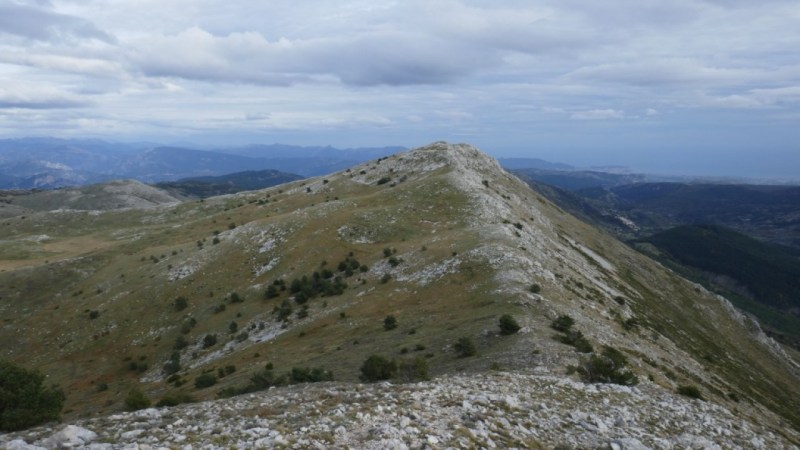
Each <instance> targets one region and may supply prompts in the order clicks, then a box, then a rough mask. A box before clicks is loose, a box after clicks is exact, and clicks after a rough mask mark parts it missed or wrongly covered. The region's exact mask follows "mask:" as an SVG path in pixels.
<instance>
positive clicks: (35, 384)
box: [0, 361, 66, 431]
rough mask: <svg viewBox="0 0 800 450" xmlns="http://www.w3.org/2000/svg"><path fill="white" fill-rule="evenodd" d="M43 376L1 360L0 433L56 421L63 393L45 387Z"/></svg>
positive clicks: (57, 388)
mask: <svg viewBox="0 0 800 450" xmlns="http://www.w3.org/2000/svg"><path fill="white" fill-rule="evenodd" d="M44 379H45V377H44V375H43V374H42V373H40V372H39V371H36V370H27V369H24V368H22V367H18V366H15V365H13V364H11V363H9V362H6V361H0V431H15V430H22V429H24V428H28V427H32V426H34V425H38V424H41V423H45V422H49V421H52V420H58V419H59V414H60V413H61V408H62V406H64V400H65V398H66V397H65V396H64V391H62V390H61V388H59V387H58V386H51V387H44Z"/></svg>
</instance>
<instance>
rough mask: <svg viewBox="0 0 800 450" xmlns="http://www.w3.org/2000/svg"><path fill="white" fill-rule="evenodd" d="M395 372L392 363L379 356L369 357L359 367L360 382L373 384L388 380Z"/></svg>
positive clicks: (395, 369)
mask: <svg viewBox="0 0 800 450" xmlns="http://www.w3.org/2000/svg"><path fill="white" fill-rule="evenodd" d="M396 372H397V366H396V365H395V363H394V361H389V360H388V359H386V358H384V357H383V356H380V355H371V356H370V357H369V358H367V359H366V360H365V361H364V364H362V365H361V377H360V378H361V381H364V382H368V383H369V382H374V381H382V380H388V379H390V378H392V376H394V374H395V373H396Z"/></svg>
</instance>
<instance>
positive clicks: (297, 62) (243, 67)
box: [131, 27, 499, 85]
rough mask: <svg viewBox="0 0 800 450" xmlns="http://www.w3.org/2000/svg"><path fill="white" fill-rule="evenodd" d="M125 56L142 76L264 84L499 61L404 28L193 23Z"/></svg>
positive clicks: (440, 76) (391, 76)
mask: <svg viewBox="0 0 800 450" xmlns="http://www.w3.org/2000/svg"><path fill="white" fill-rule="evenodd" d="M131 59H132V61H133V62H134V64H135V65H136V66H137V67H139V68H140V69H141V71H142V72H143V73H144V74H145V75H148V76H173V77H182V78H189V79H198V80H215V81H229V82H245V83H255V84H265V85H289V84H294V83H302V82H308V81H312V80H320V79H322V80H324V79H325V78H330V77H335V78H337V79H339V80H341V81H342V82H344V83H347V84H353V85H412V84H439V83H446V82H450V81H453V80H455V79H458V78H460V77H463V76H465V75H468V74H470V73H472V72H474V71H476V70H478V69H480V68H481V67H485V66H486V65H489V64H495V63H497V62H498V61H499V58H498V56H497V55H495V54H492V53H491V52H486V51H483V50H480V49H475V48H471V47H469V46H464V45H462V44H459V43H456V42H451V41H446V40H443V39H439V38H436V37H431V36H425V35H422V36H420V35H415V34H410V33H399V32H383V33H372V34H368V35H366V36H359V37H356V38H324V39H308V40H294V41H292V40H288V39H281V40H279V41H273V42H270V41H268V40H266V39H265V38H264V37H263V36H262V35H261V34H259V33H253V32H249V33H232V34H230V35H228V36H214V35H212V34H210V33H208V32H207V31H205V30H203V29H200V28H197V27H195V28H191V29H189V30H186V31H184V32H183V33H180V34H178V35H176V36H162V37H159V38H156V39H152V40H150V41H149V42H146V43H144V44H143V45H142V46H141V47H140V48H138V49H137V51H135V52H133V53H132V55H131Z"/></svg>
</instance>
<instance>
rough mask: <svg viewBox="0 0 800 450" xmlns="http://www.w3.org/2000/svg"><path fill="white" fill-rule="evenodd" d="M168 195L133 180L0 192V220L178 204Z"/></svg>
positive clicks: (174, 198)
mask: <svg viewBox="0 0 800 450" xmlns="http://www.w3.org/2000/svg"><path fill="white" fill-rule="evenodd" d="M178 201H179V200H178V197H174V196H172V195H170V194H169V193H168V192H166V191H164V190H161V189H158V188H155V187H152V186H148V185H146V184H143V183H140V182H138V181H134V180H117V181H111V182H107V183H100V184H95V185H90V186H84V187H79V188H63V189H54V190H11V191H0V218H7V217H14V216H22V215H26V214H32V213H36V212H44V211H54V210H60V209H64V210H82V211H95V210H111V209H123V208H147V207H151V206H156V205H162V204H165V203H175V202H178Z"/></svg>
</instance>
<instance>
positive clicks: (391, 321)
mask: <svg viewBox="0 0 800 450" xmlns="http://www.w3.org/2000/svg"><path fill="white" fill-rule="evenodd" d="M395 328H397V319H395V317H394V316H386V318H385V319H383V329H384V330H386V331H389V330H394V329H395Z"/></svg>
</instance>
